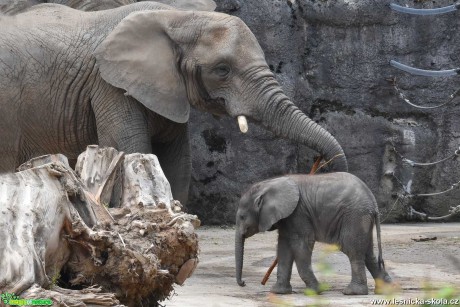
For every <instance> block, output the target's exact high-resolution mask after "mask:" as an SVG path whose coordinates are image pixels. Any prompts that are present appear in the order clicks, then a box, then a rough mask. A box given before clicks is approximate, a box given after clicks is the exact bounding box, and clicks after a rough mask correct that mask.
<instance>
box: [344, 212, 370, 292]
mask: <svg viewBox="0 0 460 307" xmlns="http://www.w3.org/2000/svg"><path fill="white" fill-rule="evenodd" d="M347 225H348V227H347V228H346V229H343V233H342V240H341V241H342V242H341V248H342V251H343V252H344V253H345V254H346V255H347V256H348V259H349V260H350V264H351V282H350V284H349V285H348V286H347V287H346V288H345V289H344V290H343V294H346V295H365V294H368V288H367V278H366V267H365V260H366V253H367V251H368V248H369V245H372V227H373V222H372V218H371V217H367V216H363V217H362V218H361V219H356V220H355V221H353V222H348V223H347Z"/></svg>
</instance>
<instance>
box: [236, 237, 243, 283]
mask: <svg viewBox="0 0 460 307" xmlns="http://www.w3.org/2000/svg"><path fill="white" fill-rule="evenodd" d="M243 257H244V237H243V235H242V234H240V232H239V231H236V232H235V265H236V282H237V283H238V285H240V286H241V287H244V286H245V285H246V283H245V282H244V281H243V280H242V279H241V275H242V274H243Z"/></svg>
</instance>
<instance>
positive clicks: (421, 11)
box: [390, 3, 460, 15]
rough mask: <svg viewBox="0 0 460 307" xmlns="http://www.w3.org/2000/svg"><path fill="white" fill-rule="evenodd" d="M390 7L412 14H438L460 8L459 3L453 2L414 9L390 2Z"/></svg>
mask: <svg viewBox="0 0 460 307" xmlns="http://www.w3.org/2000/svg"><path fill="white" fill-rule="evenodd" d="M390 7H391V9H392V10H394V11H397V12H401V13H406V14H412V15H439V14H445V13H450V12H455V11H457V10H458V9H459V8H460V4H453V5H449V6H445V7H440V8H435V9H414V8H411V7H404V6H400V5H397V4H396V3H390Z"/></svg>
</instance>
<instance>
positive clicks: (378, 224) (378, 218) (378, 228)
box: [375, 212, 385, 270]
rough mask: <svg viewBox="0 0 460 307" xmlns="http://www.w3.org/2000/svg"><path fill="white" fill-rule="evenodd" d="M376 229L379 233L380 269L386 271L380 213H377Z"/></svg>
mask: <svg viewBox="0 0 460 307" xmlns="http://www.w3.org/2000/svg"><path fill="white" fill-rule="evenodd" d="M375 228H376V231H377V246H378V249H379V257H378V264H379V269H383V270H385V262H383V256H382V239H381V236H380V215H379V213H378V212H376V213H375Z"/></svg>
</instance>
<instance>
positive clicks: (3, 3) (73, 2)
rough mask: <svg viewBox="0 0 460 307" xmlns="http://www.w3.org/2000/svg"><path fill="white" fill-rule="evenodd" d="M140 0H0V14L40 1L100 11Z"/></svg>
mask: <svg viewBox="0 0 460 307" xmlns="http://www.w3.org/2000/svg"><path fill="white" fill-rule="evenodd" d="M140 1H143V0H139V1H138V0H0V14H4V15H14V14H18V13H22V12H24V11H26V10H27V9H28V8H29V7H31V6H33V5H37V4H41V3H56V4H62V5H66V6H69V7H71V8H74V9H77V10H81V11H101V10H108V9H113V8H117V7H120V6H123V5H127V4H132V3H136V2H140ZM155 2H158V3H163V4H167V5H170V6H172V7H175V8H178V9H183V10H197V11H213V10H214V9H215V8H216V4H215V3H214V1H212V0H157V1H155Z"/></svg>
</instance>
